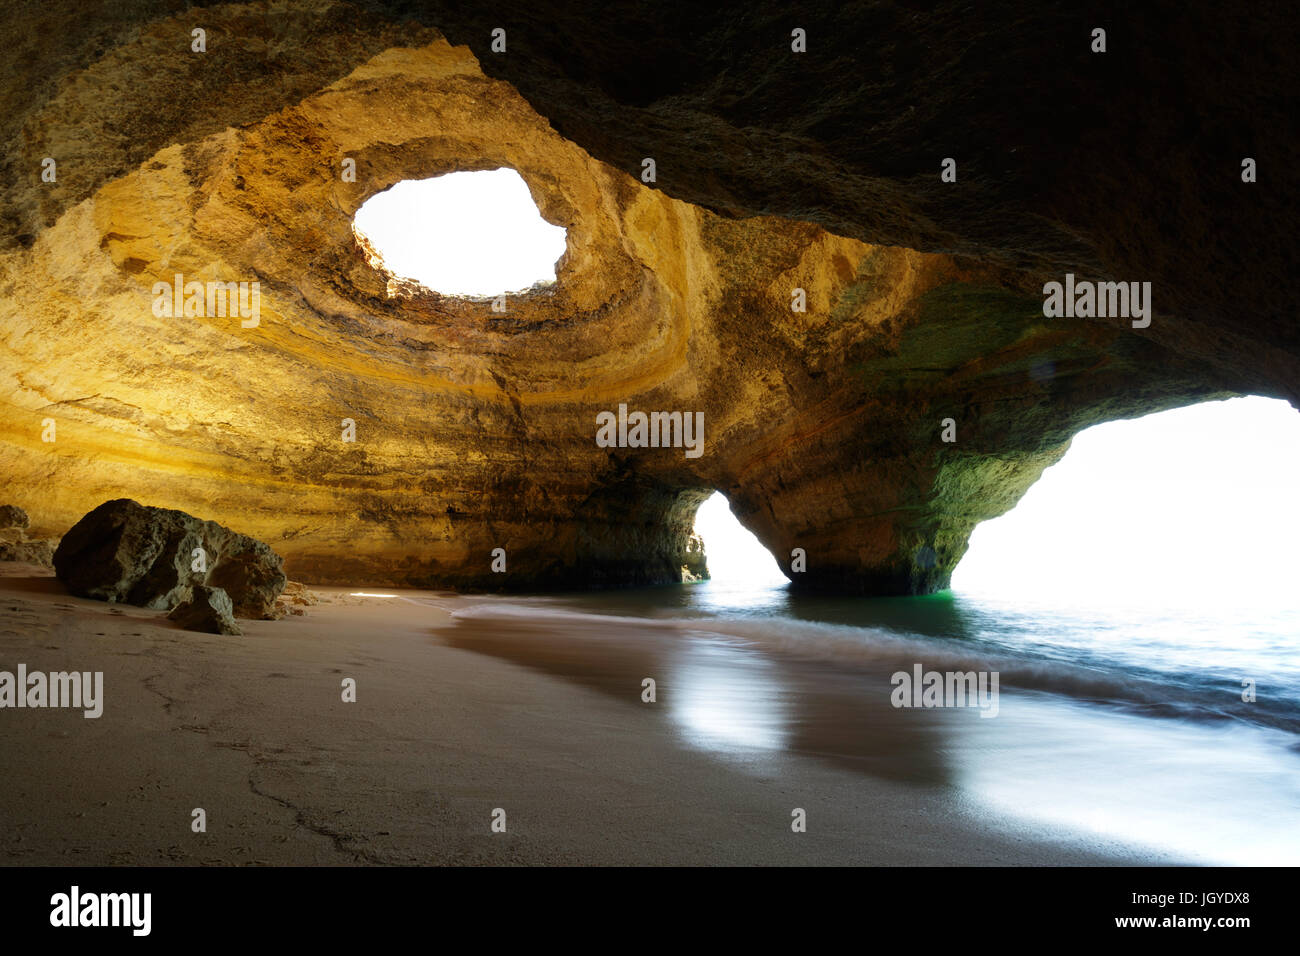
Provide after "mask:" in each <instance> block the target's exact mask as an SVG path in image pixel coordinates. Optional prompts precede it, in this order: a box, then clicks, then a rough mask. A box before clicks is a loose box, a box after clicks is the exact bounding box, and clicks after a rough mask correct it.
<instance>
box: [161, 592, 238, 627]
mask: <svg viewBox="0 0 1300 956" xmlns="http://www.w3.org/2000/svg"><path fill="white" fill-rule="evenodd" d="M188 590H189V592H190V596H189V599H188V600H183V601H181V603H180V604H177V605H176V607H174V608H172V612H171V613H170V614H168V615H167V619H168V620H171V621H175V622H176V623H177V624H179V625H180V626H181V627H183V628H185V630H187V631H202V632H203V633H205V634H235V635H239V634H243V633H244V632H243V631H241V630H240V629H239V625H238V624H236V623H235V615H234V613H233V612H232V608H231V604H230V595H229V594H227V593H226V592H225V591H224V590H222V589H221V588H209V587H204V586H203V585H202V584H196V585H195V586H194V587H193V588H190V589H188Z"/></svg>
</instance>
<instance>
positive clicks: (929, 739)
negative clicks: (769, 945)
mask: <svg viewBox="0 0 1300 956" xmlns="http://www.w3.org/2000/svg"><path fill="white" fill-rule="evenodd" d="M316 590H317V592H318V593H320V594H321V595H322V596H323V597H324V598H325V599H326V600H327V602H328V603H322V604H320V605H317V606H315V607H311V608H308V609H307V610H308V613H307V615H306V616H303V617H290V618H286V619H285V620H282V621H252V622H241V625H242V626H244V636H243V637H221V636H216V635H202V634H194V633H190V632H186V631H181V630H179V629H177V628H176V627H175V626H174V625H173V624H172V623H171V622H169V621H167V620H166V618H165V616H164V615H163V614H162V613H161V612H156V611H146V610H143V609H140V608H133V607H126V606H110V605H107V604H104V603H102V602H97V601H90V600H84V599H79V598H73V597H70V596H68V595H67V594H66V593H64V592H63V590H62V588H61V587H60V586H59V584H58V582H57V581H55V580H54V579H53V578H52V577H50V576H48V572H39V571H38V570H37V569H33V568H30V567H26V566H22V565H0V670H10V671H12V670H15V669H16V666H17V665H18V664H19V663H24V664H26V665H27V667H28V669H29V671H36V670H42V671H56V670H72V669H75V670H79V671H103V672H104V697H105V701H104V713H103V716H102V717H100V718H99V719H97V720H92V719H85V718H84V717H83V716H82V714H81V712H80V711H72V710H54V709H46V710H28V709H22V710H17V709H4V710H0V752H2V753H3V758H2V759H3V764H4V772H3V774H2V775H0V819H3V820H4V821H5V826H4V827H3V828H0V854H2V855H3V861H4V863H6V864H9V865H42V864H77V865H98V864H168V863H173V864H180V865H196V864H234V865H238V864H334V865H354V864H598V865H604V864H733V865H750V864H759V865H786V864H795V865H803V864H921V865H931V864H959V865H966V864H1098V865H1107V864H1120V865H1125V864H1139V863H1140V864H1150V863H1163V862H1171V861H1169V860H1165V859H1159V858H1155V857H1153V855H1152V854H1151V853H1150V852H1149V851H1146V850H1143V849H1141V848H1137V847H1131V846H1125V845H1122V844H1117V843H1115V842H1113V841H1109V840H1104V839H1102V838H1100V837H1098V838H1096V839H1091V838H1088V837H1083V836H1079V835H1077V834H1074V833H1069V834H1067V833H1064V832H1054V831H1052V830H1051V829H1050V828H1047V827H1040V826H1036V825H1032V824H1027V823H1024V822H1021V821H1018V820H1013V819H1011V818H1008V817H1002V816H998V815H995V814H991V813H990V812H988V810H987V809H986V808H981V807H975V806H972V805H971V802H970V801H969V800H968V799H967V798H965V797H963V795H962V793H961V791H960V790H959V789H958V788H956V787H954V786H953V785H952V782H951V780H950V779H949V773H950V771H949V770H948V768H947V763H946V761H945V760H944V759H943V749H944V748H943V743H944V738H943V733H944V725H943V721H944V720H951V719H957V718H956V717H955V716H953V715H946V716H944V717H942V718H940V719H937V720H934V721H912V720H902V719H900V718H899V716H898V714H897V713H890V712H888V708H887V707H885V708H883V709H879V708H876V707H874V706H873V707H866V705H864V704H862V703H861V702H860V701H855V699H854V697H853V695H852V694H850V693H848V691H847V689H846V688H837V687H835V686H827V682H826V681H825V680H824V679H820V678H819V679H818V681H817V684H818V686H816V687H814V686H812V685H811V684H809V683H806V682H805V681H804V678H805V677H807V678H808V680H809V681H811V680H812V676H813V675H802V674H801V673H800V671H799V665H798V664H797V663H792V664H790V665H789V667H783V668H780V669H777V668H776V665H775V664H771V663H764V662H761V661H755V660H744V659H742V658H741V657H737V656H735V655H732V654H730V653H729V652H728V650H727V649H726V648H718V647H715V646H710V645H708V644H705V643H702V642H695V641H692V640H691V639H690V636H689V634H684V633H682V632H680V629H678V630H677V631H676V632H675V633H670V634H665V633H664V631H665V627H666V625H665V624H663V623H662V622H660V623H655V622H647V623H646V625H645V631H646V633H641V634H638V633H636V631H637V626H636V625H635V624H623V623H620V624H613V623H611V625H610V627H609V628H605V627H591V628H587V629H583V628H578V627H574V626H573V625H571V624H570V625H567V626H564V627H558V626H556V625H554V624H550V623H547V622H545V621H541V620H530V619H528V618H527V617H520V618H519V619H518V620H514V621H511V620H500V619H492V618H484V619H475V618H474V616H473V615H472V614H471V615H469V616H468V617H467V618H457V619H453V617H452V613H451V612H452V611H454V610H458V609H461V608H472V607H483V606H485V605H486V604H490V602H491V600H492V599H482V598H480V599H465V598H458V597H455V596H451V595H443V594H433V593H430V592H416V591H401V592H397V591H390V590H386V589H385V590H382V591H380V589H373V588H368V589H365V590H367V591H377V592H379V593H384V594H396V595H400V596H399V597H392V598H364V597H354V596H350V595H349V593H348V591H349V590H350V589H338V588H319V589H316ZM435 605H440V606H435ZM347 677H351V678H354V679H355V680H356V687H357V691H356V697H357V699H356V702H355V703H345V702H343V700H342V699H341V695H342V689H341V682H342V680H343V679H344V678H347ZM645 677H654V678H655V679H656V696H657V700H656V702H655V703H653V704H651V703H644V702H643V701H642V699H641V698H642V680H643V678H645ZM831 683H832V684H833V683H834V682H831ZM855 708H856V709H855ZM864 708H865V710H864ZM961 716H962V717H974V716H975V715H973V714H965V715H961ZM975 719H978V718H977V717H976V718H975ZM936 735H938V736H936ZM197 807H201V808H203V809H204V810H205V811H206V814H207V832H206V833H194V832H192V830H191V819H192V817H191V812H192V810H193V809H194V808H197ZM497 808H500V809H503V810H504V811H505V815H506V832H504V833H494V832H492V829H491V824H492V819H493V811H494V810H496V809H497ZM794 808H802V809H804V810H805V811H806V813H807V821H808V823H807V832H804V833H794V832H792V830H791V819H792V817H791V811H792V810H793V809H794Z"/></svg>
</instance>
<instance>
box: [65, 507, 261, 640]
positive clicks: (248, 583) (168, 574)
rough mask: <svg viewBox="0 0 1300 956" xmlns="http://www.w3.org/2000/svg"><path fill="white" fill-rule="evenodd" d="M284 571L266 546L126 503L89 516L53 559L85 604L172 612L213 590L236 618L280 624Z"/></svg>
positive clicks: (164, 511)
mask: <svg viewBox="0 0 1300 956" xmlns="http://www.w3.org/2000/svg"><path fill="white" fill-rule="evenodd" d="M281 566H282V561H281V558H280V556H279V555H277V554H276V553H275V552H274V551H272V550H271V549H270V548H269V547H267V545H265V544H263V543H262V542H261V541H256V540H254V539H253V538H249V537H247V536H245V535H242V534H238V533H236V532H234V531H231V530H230V529H228V528H225V527H223V526H222V525H219V524H217V523H216V522H215V521H203V520H202V519H199V518H195V517H193V516H192V515H188V514H186V513H184V512H183V511H175V510H172V509H168V508H151V507H146V506H144V505H141V504H139V503H138V502H135V501H131V500H130V499H126V498H118V499H115V500H113V501H106V502H104V503H103V504H102V505H100V506H99V507H98V508H95V509H94V510H93V511H91V512H90V513H89V514H87V515H86V516H85V517H84V518H82V519H81V520H80V521H78V522H77V523H76V524H75V525H73V527H72V529H71V530H70V531H68V533H67V534H66V535H64V536H63V540H62V541H60V542H59V547H58V550H57V551H55V553H54V570H55V573H56V574H57V575H58V577H59V580H60V581H62V582H63V584H64V586H65V587H67V589H68V590H69V591H70V592H72V593H73V594H76V595H79V596H81V597H91V598H98V599H99V600H101V601H111V602H117V601H120V602H123V603H126V604H134V605H137V606H139V607H147V608H154V609H155V610H170V609H171V608H174V607H175V606H176V605H177V604H179V603H180V602H182V601H185V600H188V599H189V596H190V590H191V588H194V587H197V586H199V585H207V586H208V587H209V588H211V589H218V590H220V591H221V592H222V596H223V598H224V600H225V601H227V602H228V603H230V604H231V606H232V607H233V610H234V613H235V614H236V615H238V616H239V617H251V618H270V617H273V616H274V612H275V600H276V598H277V597H279V595H280V592H281V591H282V590H283V589H284V584H285V576H284V571H283V570H281ZM227 595H228V596H227ZM203 603H205V604H206V603H210V602H207V601H206V599H205V600H204V602H203Z"/></svg>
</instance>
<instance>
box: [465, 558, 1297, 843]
mask: <svg viewBox="0 0 1300 956" xmlns="http://www.w3.org/2000/svg"><path fill="white" fill-rule="evenodd" d="M1278 603H1281V602H1278V601H1274V602H1273V605H1274V606H1272V607H1269V608H1267V609H1266V608H1264V607H1263V606H1259V605H1256V606H1251V605H1244V606H1231V605H1221V606H1217V607H1216V606H1208V605H1204V604H1202V605H1201V606H1199V607H1191V606H1183V607H1178V606H1157V605H1142V604H1140V603H1135V604H1133V605H1129V606H1118V607H1106V608H1100V607H1087V606H1082V607H1080V606H1068V605H1065V604H1062V603H1059V602H1057V603H1050V604H1049V603H1047V602H1040V603H1037V604H1031V603H1026V602H1016V603H1015V604H1011V603H1009V602H1007V601H1005V600H1004V599H999V598H997V597H995V596H989V595H979V594H974V593H963V592H958V593H953V592H945V593H943V594H939V595H934V596H930V597H921V598H889V599H844V598H821V597H806V596H802V595H795V594H792V593H791V592H790V591H789V590H788V589H787V588H786V587H785V586H783V585H753V586H751V585H743V584H734V583H731V584H728V583H721V582H703V583H700V584H694V585H683V586H680V587H665V588H653V589H644V590H638V591H628V592H618V593H599V594H580V595H563V596H546V597H505V598H502V597H476V598H455V599H449V603H448V605H447V606H448V607H450V608H451V609H452V610H453V611H454V616H455V621H456V626H455V627H454V628H453V629H452V630H451V631H450V638H449V639H450V640H451V641H452V642H453V643H455V644H457V645H458V646H462V647H466V648H470V649H473V650H476V651H480V652H483V653H490V654H494V655H497V656H502V657H506V658H508V659H511V660H514V661H516V662H518V663H520V664H523V665H525V666H529V667H534V668H538V669H541V670H544V671H546V672H548V673H551V674H554V675H556V676H561V677H564V678H566V679H570V680H574V681H576V682H579V683H581V684H584V685H585V686H588V687H591V688H595V689H597V690H600V691H602V692H604V693H608V694H611V695H614V696H617V697H620V698H623V699H625V700H627V702H628V704H629V706H645V704H644V703H643V702H642V699H641V695H642V692H643V684H642V682H643V680H644V679H645V678H647V677H649V678H653V679H654V680H655V682H656V687H655V690H656V706H659V707H662V708H664V711H665V713H666V714H667V715H668V717H669V719H670V721H671V724H672V727H673V728H674V731H675V732H676V733H677V734H679V735H680V738H681V740H682V743H683V744H684V745H685V746H690V747H696V748H699V749H702V750H705V751H707V752H710V753H712V754H714V755H716V756H717V757H718V758H719V759H723V760H728V761H734V762H736V763H738V764H740V765H743V766H746V767H750V768H754V769H756V770H758V771H760V772H761V771H762V770H763V767H764V759H765V755H769V756H770V755H771V754H774V753H777V752H782V753H784V752H794V753H799V754H804V755H807V756H809V757H811V758H813V759H819V760H825V761H830V762H833V763H835V764H837V765H839V766H842V767H848V768H852V769H854V770H855V771H858V772H861V773H866V774H871V775H874V776H879V777H884V778H889V779H894V780H901V781H905V782H908V783H910V784H914V785H917V786H927V787H929V786H937V787H947V788H952V789H953V790H955V791H956V792H958V793H959V794H960V795H961V796H962V797H963V798H968V799H969V800H970V801H971V802H972V803H973V804H974V805H975V806H976V807H984V808H986V810H990V811H995V812H997V813H1002V814H1007V815H1010V816H1013V817H1018V818H1021V819H1024V820H1031V821H1034V822H1037V823H1040V824H1046V825H1048V826H1050V827H1052V828H1054V829H1059V830H1060V831H1061V832H1062V835H1068V833H1070V832H1073V833H1077V834H1087V835H1093V836H1102V837H1106V838H1111V839H1116V840H1122V841H1125V842H1130V843H1136V844H1140V845H1145V846H1149V847H1150V848H1151V849H1152V852H1153V854H1155V853H1160V854H1170V853H1172V854H1175V855H1177V856H1178V857H1180V858H1183V859H1188V860H1191V861H1196V862H1207V863H1242V864H1291V865H1294V864H1297V863H1300V666H1298V665H1297V662H1296V659H1295V656H1294V654H1293V653H1291V652H1289V650H1288V647H1289V646H1294V645H1295V643H1296V637H1297V635H1300V609H1297V608H1295V607H1293V606H1291V605H1289V604H1288V605H1287V606H1285V607H1283V608H1279V607H1277V606H1276V605H1277V604H1278ZM917 665H920V666H921V668H922V670H923V671H932V670H933V671H939V672H969V671H976V672H979V671H983V672H986V673H988V674H991V673H993V672H996V673H997V675H998V694H997V701H996V703H997V706H996V713H995V714H994V713H991V712H990V711H992V710H993V708H989V707H985V708H984V710H983V715H982V712H981V709H980V708H979V707H976V706H965V707H962V706H947V707H934V708H926V707H899V706H895V704H896V703H897V702H898V699H897V698H896V697H895V696H894V691H895V682H894V675H895V674H898V673H900V672H905V673H907V674H909V675H910V674H912V673H914V668H915V667H916V666H917ZM1247 679H1250V680H1253V681H1254V682H1255V685H1254V686H1255V694H1256V697H1257V699H1256V700H1255V701H1254V702H1246V701H1243V699H1242V694H1243V681H1244V680H1247ZM959 703H960V701H959ZM967 703H971V702H969V701H968V702H967ZM986 703H987V700H986ZM988 717H994V719H987V718H988Z"/></svg>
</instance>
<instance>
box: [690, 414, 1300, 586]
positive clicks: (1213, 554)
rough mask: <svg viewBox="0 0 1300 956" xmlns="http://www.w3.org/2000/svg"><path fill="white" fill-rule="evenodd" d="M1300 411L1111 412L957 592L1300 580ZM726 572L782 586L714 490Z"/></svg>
mask: <svg viewBox="0 0 1300 956" xmlns="http://www.w3.org/2000/svg"><path fill="white" fill-rule="evenodd" d="M1297 476H1300V413H1298V412H1297V411H1296V410H1295V409H1293V408H1292V407H1291V406H1290V405H1288V404H1287V403H1286V402H1283V401H1278V400H1274V399H1266V398H1258V397H1249V398H1236V399H1231V400H1229V401H1222V402H1205V403H1202V404H1199V405H1191V406H1188V407H1186V408H1179V409H1174V410H1172V411H1168V412H1158V413H1155V414H1152V415H1147V416H1145V417H1143V418H1138V419H1130V420H1123V421H1114V422H1106V423H1104V424H1101V425H1097V426H1094V427H1092V428H1088V429H1085V430H1084V431H1082V432H1080V433H1079V434H1078V435H1076V436H1075V438H1074V442H1073V443H1072V445H1071V447H1070V450H1069V451H1068V452H1067V453H1066V454H1065V456H1064V457H1063V458H1062V459H1061V461H1060V462H1058V463H1057V464H1056V465H1054V466H1052V467H1051V468H1048V469H1046V470H1045V471H1044V472H1043V476H1042V477H1041V478H1040V479H1039V480H1038V481H1037V482H1036V483H1035V484H1034V485H1033V486H1032V487H1030V489H1029V491H1028V492H1026V493H1025V495H1024V497H1023V498H1022V499H1021V500H1020V502H1019V503H1018V504H1017V505H1016V507H1015V508H1013V509H1012V510H1011V511H1009V512H1008V513H1007V514H1005V515H1002V516H1001V517H999V518H994V519H992V520H990V521H986V522H984V523H983V524H981V525H979V526H978V527H977V528H976V529H975V532H974V533H973V534H972V535H971V543H970V549H969V550H968V551H967V553H966V556H965V557H964V558H963V559H962V561H961V563H960V564H959V565H958V566H957V568H956V569H955V571H954V572H953V576H952V589H953V591H955V592H957V593H982V594H995V593H996V594H997V595H999V596H1002V597H1007V598H1013V599H1019V600H1034V599H1038V598H1042V599H1046V600H1060V599H1074V600H1076V601H1079V602H1082V603H1095V604H1101V603H1107V602H1111V601H1133V600H1140V601H1143V602H1149V601H1152V600H1155V599H1157V598H1160V599H1164V600H1167V601H1178V600H1192V599H1194V600H1196V601H1198V602H1200V603H1203V604H1204V603H1219V604H1222V603H1241V602H1243V601H1250V600H1256V599H1261V598H1268V599H1275V598H1274V597H1273V596H1275V595H1279V594H1282V595H1285V594H1294V593H1296V591H1297V590H1300V588H1298V587H1297V583H1298V582H1300V550H1298V549H1296V547H1295V546H1294V542H1295V541H1296V540H1300V495H1297V489H1298V487H1300V478H1298V477H1297ZM695 530H696V532H697V533H699V534H700V536H701V537H703V538H704V547H705V555H706V557H707V560H708V564H709V571H710V573H711V574H712V576H713V579H714V580H715V581H725V582H733V581H734V582H745V583H748V584H755V585H762V584H781V583H784V582H785V580H786V578H785V576H784V575H783V574H782V573H781V571H780V569H779V568H778V567H777V564H776V561H775V559H774V558H773V557H772V555H771V554H770V553H769V552H768V551H767V549H765V548H764V547H763V545H762V544H761V543H760V542H759V541H758V539H757V538H756V537H754V535H753V534H751V533H750V532H749V531H746V530H745V528H744V527H742V526H741V524H740V522H738V521H737V520H736V518H735V516H734V515H732V514H731V511H730V508H729V507H728V504H727V499H726V497H725V496H724V495H722V494H721V493H720V492H719V493H715V494H714V495H713V496H712V497H711V498H709V499H708V500H707V501H706V502H705V503H704V504H703V505H701V506H700V509H699V512H698V513H697V514H696V518H695Z"/></svg>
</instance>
